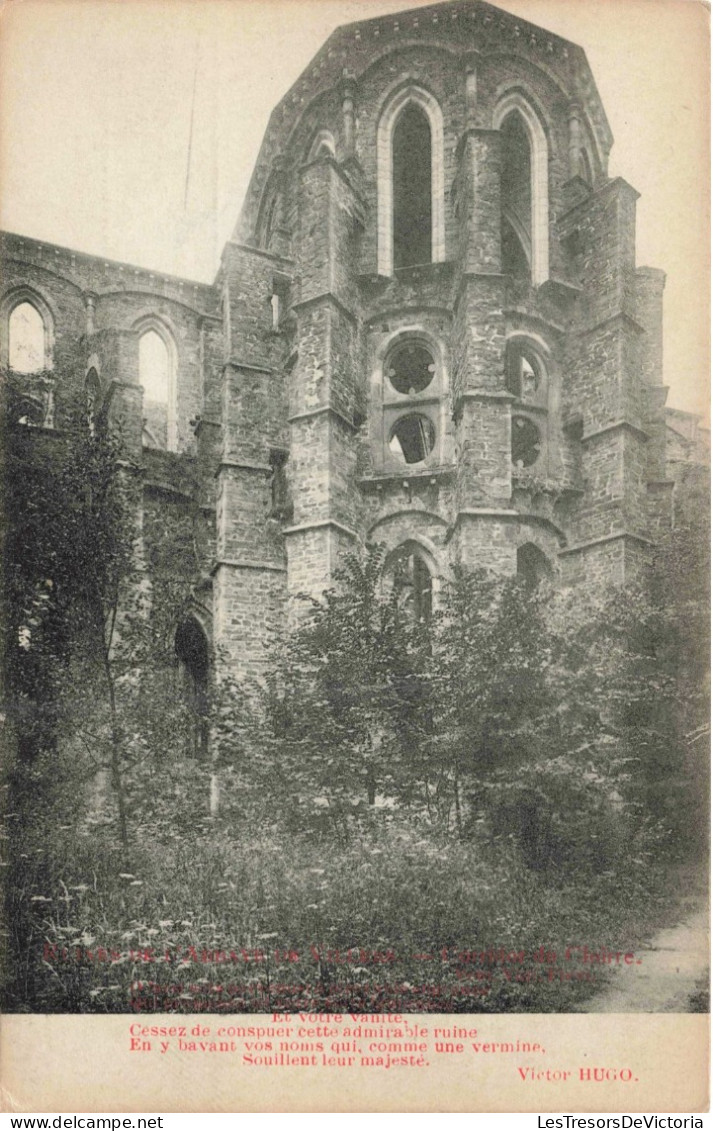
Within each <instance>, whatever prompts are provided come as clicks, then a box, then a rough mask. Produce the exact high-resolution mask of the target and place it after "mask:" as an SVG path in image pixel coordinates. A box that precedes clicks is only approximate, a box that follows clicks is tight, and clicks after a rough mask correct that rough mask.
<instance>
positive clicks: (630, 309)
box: [0, 0, 702, 681]
mask: <svg viewBox="0 0 713 1131" xmlns="http://www.w3.org/2000/svg"><path fill="white" fill-rule="evenodd" d="M611 144H612V136H611V133H610V129H609V126H608V123H607V118H606V114H605V111H604V108H603V107H602V104H601V102H600V99H599V96H598V93H597V88H596V85H595V81H594V78H593V76H592V74H591V72H590V69H589V66H588V64H587V60H586V58H585V55H584V52H583V51H582V49H581V48H580V47H577V46H576V45H574V44H572V43H569V42H566V41H565V40H563V39H560V38H558V37H557V36H556V35H553V34H551V33H550V32H546V31H543V30H541V29H539V28H537V27H534V26H532V25H530V24H528V23H526V22H524V21H523V20H521V19H518V18H515V17H514V16H511V15H508V14H506V13H505V12H501V11H499V10H498V9H497V8H494V7H491V6H490V5H489V4H487V3H483V2H482V0H452V2H450V3H444V4H437V5H433V6H431V7H425V8H419V9H418V10H415V11H411V12H402V13H399V14H398V15H395V16H384V17H379V18H376V19H370V20H365V21H363V22H360V23H357V24H353V25H350V26H347V27H343V28H340V29H338V30H337V31H336V32H335V33H334V34H333V35H332V36H331V37H330V38H329V40H328V41H327V42H326V43H325V45H324V47H323V48H322V49H321V51H320V52H319V53H318V55H317V56H316V57H315V58H314V60H313V61H312V63H311V64H310V66H309V67H308V69H307V70H306V71H305V72H304V74H303V75H302V76H301V77H300V78H299V79H298V81H297V82H296V83H295V84H294V86H293V87H292V88H291V89H290V91H289V92H288V93H287V94H286V95H285V97H284V98H283V99H282V101H281V102H280V104H279V105H278V106H277V107H276V109H275V110H274V112H273V114H272V117H271V119H270V123H269V126H268V129H267V133H266V135H265V138H264V141H263V144H262V148H261V150H260V154H259V157H258V160H257V164H256V166H255V170H254V173H253V176H252V180H251V183H250V187H249V191H248V194H247V198H246V201H245V205H244V208H243V211H242V214H241V216H240V218H239V220H238V223H237V225H236V228H235V231H234V233H233V235H232V237H231V238H230V239H229V240H228V242H227V244H226V246H225V249H224V251H223V254H222V260H221V264H220V268H219V270H218V273H217V276H216V279H215V282H214V283H213V285H211V286H209V285H203V284H198V283H194V282H191V281H189V280H186V279H179V278H173V277H170V276H166V275H161V274H157V273H151V272H150V271H147V270H143V269H138V268H134V267H132V266H130V265H128V264H123V263H115V262H106V261H105V260H104V259H102V258H100V257H93V256H90V255H84V254H81V253H78V252H73V251H71V250H69V249H66V248H60V247H55V246H52V245H49V244H43V243H39V242H37V241H34V240H31V239H26V238H23V237H22V236H20V235H14V234H6V235H4V237H3V240H2V260H3V265H4V267H3V279H2V294H1V296H0V335H1V338H0V344H1V347H2V358H1V359H0V360H1V361H2V364H3V366H5V367H6V368H9V369H10V370H14V371H15V373H16V374H18V375H20V376H21V378H22V380H23V381H24V382H25V386H26V389H27V404H26V411H25V412H24V415H23V416H22V418H21V419H20V420H19V421H18V424H17V426H18V427H27V428H31V429H33V432H34V434H35V435H36V437H37V442H38V443H39V442H41V443H43V444H45V445H47V444H49V445H51V444H52V443H53V442H55V439H56V438H57V437H60V436H61V434H62V429H63V424H64V422H65V421H66V413H67V411H68V410H67V405H68V403H69V399H70V392H72V393H73V394H74V395H77V394H78V393H79V392H81V390H84V395H85V396H86V402H87V406H88V411H89V413H90V415H91V416H93V417H96V418H97V419H98V418H99V416H100V415H101V414H103V415H104V417H105V418H106V419H107V420H108V422H109V424H111V422H112V421H113V420H115V421H118V420H121V422H122V429H123V435H124V437H125V440H126V444H127V450H128V456H129V458H130V460H131V461H132V462H133V464H134V465H135V467H136V468H137V469H138V472H139V474H140V482H141V495H142V499H143V520H144V525H145V527H146V528H147V529H148V528H149V527H150V519H151V516H152V514H155V513H156V512H157V511H160V512H161V513H162V514H164V515H169V516H175V521H176V524H177V526H178V525H180V523H181V521H182V520H183V517H184V516H185V514H186V513H187V512H188V510H189V509H190V508H193V510H194V511H195V506H196V487H195V485H196V484H197V491H198V496H197V505H198V512H199V515H200V522H201V523H202V525H203V530H204V534H205V538H204V540H203V543H202V545H203V547H204V552H203V560H202V562H201V566H200V580H199V581H198V583H197V584H196V586H195V591H194V598H193V610H192V612H191V615H190V617H189V618H188V620H187V621H186V622H184V623H183V624H182V625H179V626H177V636H176V648H177V652H178V654H179V656H181V657H182V658H183V659H184V660H185V662H186V663H187V664H188V665H189V666H192V670H193V674H194V676H195V678H196V680H197V681H200V680H202V679H203V678H204V677H205V674H206V669H207V665H208V664H209V662H210V660H209V658H210V656H211V655H214V654H216V652H217V651H218V650H219V651H220V654H221V655H222V656H224V657H228V658H229V661H228V662H229V663H230V664H231V665H232V667H233V670H234V671H235V672H236V673H237V674H241V673H251V674H254V673H259V672H260V671H261V670H262V668H263V666H264V664H265V660H266V652H265V642H266V637H267V634H268V630H269V629H270V628H271V627H272V626H275V625H279V624H280V623H281V622H282V621H283V620H284V619H285V618H287V617H289V615H290V608H291V607H292V606H293V605H294V602H295V601H296V599H297V598H298V595H300V594H304V593H308V594H313V595H318V594H319V593H320V592H322V591H323V590H324V589H325V588H326V587H327V586H328V585H329V583H330V579H331V578H332V577H333V575H334V571H335V569H337V568H338V566H339V563H340V559H341V557H342V556H343V554H344V553H345V552H348V551H351V550H353V549H355V548H358V547H359V546H360V545H363V544H365V543H369V542H371V543H380V544H382V545H383V546H384V547H385V551H386V555H387V556H386V564H385V584H389V585H394V586H398V587H399V589H400V590H401V593H402V596H403V600H404V601H405V602H408V603H410V604H411V605H412V607H413V609H414V613H415V615H417V616H419V617H424V618H426V617H428V616H429V614H430V611H431V609H432V608H433V607H434V605H435V604H437V601H438V588H439V584H440V583H441V582H442V580H443V579H444V578H447V577H448V574H449V571H450V570H451V569H452V567H453V565H454V564H455V563H462V564H463V565H464V566H466V567H471V568H475V567H486V568H488V569H490V570H494V571H497V572H499V573H502V574H511V573H515V572H518V573H521V574H523V575H525V576H526V577H528V578H532V579H533V580H536V579H538V578H539V577H541V576H543V575H546V574H548V575H551V576H552V577H554V578H555V579H559V580H561V582H562V583H563V584H566V585H568V586H577V585H583V586H587V587H589V586H592V585H597V584H604V585H610V584H617V583H621V582H625V581H627V580H628V579H634V578H636V577H637V575H638V574H639V572H640V571H641V569H642V567H643V566H645V564H646V562H647V560H648V557H649V555H650V552H651V548H652V545H654V544H655V542H656V539H657V537H658V535H659V532H660V531H661V529H663V528H665V527H670V524H671V522H672V520H673V518H674V514H675V508H676V506H677V498H678V493H679V490H680V484H681V483H682V482H683V480H684V478H685V474H684V472H685V468H686V467H688V466H690V465H691V464H692V463H695V462H696V461H697V460H698V459H699V458H700V453H701V447H702V441H701V436H702V434H701V432H700V431H699V430H698V426H697V420H696V418H695V417H692V416H690V415H689V414H686V413H682V412H676V411H672V410H670V409H667V408H666V407H665V401H666V389H665V388H664V387H663V385H662V371H661V362H662V330H661V315H662V296H663V289H664V275H663V273H662V272H661V271H660V270H657V269H656V268H654V267H648V266H637V265H636V262H635V238H634V237H635V219H636V199H637V193H636V191H635V189H634V188H632V187H631V186H630V185H629V184H627V183H626V182H625V181H623V180H621V179H619V178H615V179H611V178H610V177H609V174H608V171H607V159H608V154H609V150H610V147H611ZM77 356H79V357H81V364H80V365H77V364H75V362H74V361H73V362H72V366H73V368H72V373H73V376H72V377H71V378H70V377H68V376H67V369H68V365H67V363H68V359H70V358H72V359H74V358H76V357H77ZM70 368H71V367H70ZM72 381H73V382H74V387H73V389H70V388H68V387H67V386H68V383H71V382H72ZM188 484H191V485H192V486H191V487H190V490H189V486H188Z"/></svg>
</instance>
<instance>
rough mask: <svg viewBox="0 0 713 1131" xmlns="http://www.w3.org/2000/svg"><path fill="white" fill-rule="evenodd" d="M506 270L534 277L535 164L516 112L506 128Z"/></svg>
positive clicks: (503, 179) (502, 190) (503, 185)
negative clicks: (532, 269) (533, 195)
mask: <svg viewBox="0 0 713 1131" xmlns="http://www.w3.org/2000/svg"><path fill="white" fill-rule="evenodd" d="M500 132H501V134H502V173H501V179H500V206H501V212H502V224H501V241H502V268H503V272H504V273H505V274H506V275H515V276H523V275H526V276H528V277H529V275H530V262H531V257H532V161H531V154H530V139H529V137H528V133H527V129H526V127H525V123H524V122H523V120H522V118H521V116H520V114H519V113H517V112H516V111H513V112H512V113H510V114H508V116H507V117H506V119H505V121H504V122H503V124H502V126H501V127H500Z"/></svg>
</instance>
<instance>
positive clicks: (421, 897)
mask: <svg viewBox="0 0 713 1131" xmlns="http://www.w3.org/2000/svg"><path fill="white" fill-rule="evenodd" d="M678 890H679V891H680V888H678ZM675 892H676V887H675V886H674V884H673V883H672V881H671V877H670V872H669V871H668V870H667V869H666V868H665V867H664V866H662V865H657V864H656V862H655V859H654V858H652V857H651V856H648V857H645V856H638V857H637V858H636V859H634V858H627V859H625V860H622V861H621V862H620V865H619V867H614V868H612V869H610V870H608V871H606V872H597V871H592V870H591V869H587V867H586V866H585V864H582V865H581V866H580V867H579V868H576V869H571V870H570V871H569V872H568V873H563V872H561V871H560V872H556V873H555V872H551V873H549V874H547V873H541V872H534V871H532V870H531V869H529V868H528V867H527V865H526V863H525V862H524V861H523V860H522V857H521V855H520V853H519V852H518V851H517V849H516V848H515V847H514V846H513V845H512V843H510V842H509V841H508V840H507V839H504V840H502V841H499V842H498V841H493V840H492V838H491V839H488V838H486V837H483V839H482V840H477V839H476V840H470V841H467V842H458V841H453V840H450V841H438V840H437V839H434V838H433V836H432V835H430V834H428V833H426V832H419V831H418V830H414V829H413V828H409V827H408V826H407V825H406V824H403V825H400V826H399V825H398V824H391V825H389V826H385V827H383V828H381V829H379V830H372V831H371V832H370V833H369V834H366V833H365V834H362V835H360V836H359V837H352V838H350V839H349V840H348V841H346V842H343V843H342V842H340V843H337V842H335V841H334V840H323V841H321V842H314V841H309V840H307V839H301V838H299V837H294V836H292V837H286V836H284V835H283V836H280V835H278V834H277V833H273V834H271V835H265V836H262V837H259V836H256V837H250V836H245V835H244V836H236V835H235V833H234V832H233V831H231V830H228V829H223V830H222V831H219V830H215V829H212V830H210V831H208V832H206V833H203V834H200V835H198V836H196V837H192V838H190V839H189V838H186V839H180V838H178V837H176V838H175V839H167V840H164V842H163V843H157V842H153V841H151V840H150V839H148V838H144V840H143V841H141V842H140V843H137V844H136V845H135V847H134V849H133V852H132V859H131V861H130V863H127V860H126V857H125V855H124V854H123V853H122V852H120V850H119V849H118V848H117V846H115V845H112V843H111V842H110V841H108V840H107V839H105V838H103V836H102V834H101V832H98V831H97V830H94V831H93V832H91V831H90V830H85V831H84V833H83V834H82V835H77V833H76V831H74V830H66V832H64V833H62V832H61V831H60V832H59V833H57V834H55V836H54V838H53V840H52V843H51V845H50V844H49V843H48V841H47V840H46V839H45V840H43V841H42V842H41V843H40V844H38V845H37V846H36V847H35V848H32V847H31V846H29V851H28V852H27V853H26V854H25V855H24V857H23V858H22V859H20V860H18V861H17V862H16V863H15V865H14V874H13V877H12V881H11V885H10V895H11V917H12V918H11V922H12V931H13V937H12V938H11V945H10V962H9V964H8V971H9V975H10V977H9V990H8V992H7V994H6V1009H8V1010H10V1011H30V1012H110V1013H121V1012H130V1011H146V1012H152V1011H157V1012H174V1011H175V1012H198V1011H206V1012H214V1013H219V1012H223V1011H224V1012H229V1013H242V1012H269V1011H271V1010H280V1011H282V1010H284V1011H299V1010H306V1011H311V1012H315V1011H317V1012H343V1011H351V1012H356V1013H360V1012H388V1011H398V1012H449V1013H458V1012H463V1013H466V1012H467V1013H478V1012H486V1013H490V1012H496V1013H501V1012H545V1013H547V1012H567V1011H568V1010H571V1009H573V1008H574V1007H575V1006H576V1003H577V1002H579V1001H582V1000H586V999H587V998H589V997H591V996H592V994H593V993H596V992H597V989H598V988H599V987H601V986H602V985H604V984H605V982H606V978H607V971H608V970H609V969H610V968H611V962H612V961H613V960H612V959H611V958H607V956H611V955H612V954H616V953H617V952H619V953H620V955H621V956H622V957H621V958H620V960H619V961H624V958H623V955H624V954H625V953H627V952H631V951H633V950H635V948H636V945H637V943H638V942H640V941H642V940H643V939H645V938H646V937H647V935H648V934H649V933H650V932H651V931H652V930H653V929H655V928H656V927H657V926H658V925H660V924H661V923H662V922H665V921H666V919H667V918H669V917H671V916H675V914H676V906H677V897H676V894H675Z"/></svg>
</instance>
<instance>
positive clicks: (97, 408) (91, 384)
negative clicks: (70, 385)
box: [84, 368, 101, 436]
mask: <svg viewBox="0 0 713 1131" xmlns="http://www.w3.org/2000/svg"><path fill="white" fill-rule="evenodd" d="M84 391H85V398H86V408H87V424H88V426H89V434H90V436H96V435H97V432H98V429H99V417H100V413H101V381H100V380H99V374H98V373H97V371H96V369H94V368H92V369H90V370H89V372H88V373H87V379H86V382H85V385H84Z"/></svg>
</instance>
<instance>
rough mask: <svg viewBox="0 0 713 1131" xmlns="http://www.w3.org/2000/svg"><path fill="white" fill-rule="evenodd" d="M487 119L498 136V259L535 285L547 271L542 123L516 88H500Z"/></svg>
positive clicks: (545, 157)
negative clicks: (501, 92) (502, 91)
mask: <svg viewBox="0 0 713 1131" xmlns="http://www.w3.org/2000/svg"><path fill="white" fill-rule="evenodd" d="M493 125H494V126H495V129H496V130H500V133H501V137H502V164H501V177H500V201H501V209H502V216H501V219H502V263H503V271H504V272H505V274H507V275H515V276H521V277H528V276H529V278H530V281H531V282H532V284H533V285H534V286H536V287H539V286H540V284H541V283H544V282H546V280H547V279H549V277H550V266H549V264H550V252H549V239H550V217H549V145H548V142H547V135H546V133H545V127H544V125H543V122H542V120H541V118H540V115H539V114H537V113H536V112H535V110H534V108H533V106H532V105H531V103H530V101H529V100H528V99H527V98H525V97H524V96H523V95H522V94H521V93H520V92H519V91H510V92H509V93H507V94H505V95H504V96H503V98H502V99H501V100H500V102H499V103H498V105H497V106H496V108H495V116H494V120H493Z"/></svg>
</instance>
